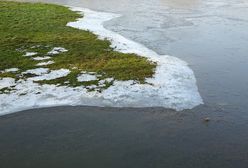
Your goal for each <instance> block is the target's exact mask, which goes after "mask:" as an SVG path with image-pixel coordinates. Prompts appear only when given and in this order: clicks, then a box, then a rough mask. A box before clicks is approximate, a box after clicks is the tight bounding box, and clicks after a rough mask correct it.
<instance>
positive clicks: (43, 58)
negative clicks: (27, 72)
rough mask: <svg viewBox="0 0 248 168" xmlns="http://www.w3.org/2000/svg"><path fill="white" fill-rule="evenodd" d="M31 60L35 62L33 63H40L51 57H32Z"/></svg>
mask: <svg viewBox="0 0 248 168" xmlns="http://www.w3.org/2000/svg"><path fill="white" fill-rule="evenodd" d="M32 59H33V60H35V61H42V60H48V59H51V57H49V56H44V57H33V58H32Z"/></svg>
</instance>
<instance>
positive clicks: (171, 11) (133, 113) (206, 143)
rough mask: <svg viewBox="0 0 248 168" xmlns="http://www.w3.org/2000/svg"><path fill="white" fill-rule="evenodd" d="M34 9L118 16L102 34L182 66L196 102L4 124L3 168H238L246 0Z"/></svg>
mask: <svg viewBox="0 0 248 168" xmlns="http://www.w3.org/2000/svg"><path fill="white" fill-rule="evenodd" d="M41 1H42V2H52V3H58V4H64V5H71V6H81V7H87V8H90V9H94V10H99V11H107V12H115V13H121V14H123V16H122V17H121V18H118V19H115V20H112V21H110V22H108V23H105V27H106V28H108V29H111V30H113V31H116V32H118V33H120V34H122V35H124V36H125V37H128V38H130V39H132V40H135V41H137V42H140V43H142V44H144V45H146V46H147V47H149V48H151V49H153V50H155V51H156V52H158V53H159V54H168V55H173V56H176V57H178V58H180V59H182V60H185V61H186V62H188V63H189V66H190V67H191V68H192V69H193V71H194V73H195V75H196V79H197V82H198V87H199V91H200V94H201V96H202V97H203V100H204V102H205V104H204V105H202V106H198V107H196V108H194V109H192V110H186V111H183V112H174V111H170V110H165V109H157V108H155V109H153V108H152V109H114V108H104V109H102V108H87V107H75V108H69V107H67V108H59V109H54V108H52V109H49V110H48V109H43V110H34V112H33V113H32V112H31V111H29V112H25V113H17V114H13V115H10V116H5V117H2V118H0V137H1V139H2V140H1V141H0V151H4V152H0V153H1V154H0V163H4V165H5V166H4V167H7V166H8V165H15V166H17V165H18V164H19V165H22V166H23V165H25V164H27V165H28V164H30V165H32V166H33V165H40V167H42V165H44V166H47V165H49V166H51V165H53V166H54V167H56V165H60V166H57V167H62V166H63V165H64V167H80V166H81V167H135V168H137V167H142V168H145V167H173V168H174V167H189V168H192V167H197V168H199V167H200V168H202V167H203V168H204V167H211V168H212V167H214V168H215V167H217V168H221V167H230V168H231V167H242V168H243V167H244V168H246V167H247V165H248V76H247V72H248V17H247V16H248V0H232V1H231V0H215V1H214V0H146V1H144V0H143V1H141V0H132V1H131V0H70V1H69V0H68V1H67V0H41ZM36 111H37V112H36ZM205 117H209V118H210V122H208V123H205V122H203V121H202V120H203V118H205ZM33 153H38V154H37V155H35V154H33ZM1 158H2V161H1ZM12 159H13V161H15V162H13V163H12V164H9V163H10V162H11V160H12ZM53 161H54V162H53ZM55 162H56V163H57V164H56V163H55ZM15 163H16V164H15ZM32 166H31V167H32ZM0 167H1V166H0ZM24 167H25V166H24Z"/></svg>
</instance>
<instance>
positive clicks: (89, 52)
mask: <svg viewBox="0 0 248 168" xmlns="http://www.w3.org/2000/svg"><path fill="white" fill-rule="evenodd" d="M79 17H82V16H81V15H79V14H78V13H76V12H72V11H70V10H69V9H68V8H67V7H63V6H58V5H52V4H41V3H18V2H7V1H0V71H1V70H4V69H7V68H19V69H20V71H19V72H18V73H19V74H20V73H21V72H23V71H25V70H28V69H33V68H37V66H36V64H37V63H39V62H41V61H34V60H32V59H30V58H29V57H23V54H25V51H35V52H38V53H39V54H38V55H39V56H44V55H45V54H46V53H47V52H48V51H49V50H51V49H52V48H53V47H64V48H66V49H67V50H69V51H68V52H65V53H61V54H59V55H58V56H56V57H54V58H53V61H55V63H54V64H52V65H48V66H47V67H48V68H50V69H51V70H53V69H59V68H67V69H70V70H71V71H72V72H71V73H70V74H69V75H68V76H67V77H63V78H60V79H56V80H51V81H41V82H40V83H41V84H43V83H49V84H60V85H66V84H65V82H66V81H69V83H68V82H66V83H68V84H67V85H71V86H79V85H89V84H92V83H84V82H78V81H77V80H76V78H77V76H78V74H80V72H81V71H89V72H96V73H97V74H101V75H102V77H101V78H102V79H103V78H109V77H113V78H114V79H116V80H135V81H137V82H140V83H144V81H145V78H147V77H152V75H153V74H154V69H155V67H156V64H155V63H152V62H150V61H148V60H147V59H146V58H144V57H140V56H137V55H135V54H123V53H120V52H116V51H114V50H113V48H111V47H110V42H109V41H107V40H99V39H98V38H97V36H96V35H94V34H92V33H91V32H88V31H83V30H78V29H75V28H71V27H67V26H66V24H67V23H68V22H70V21H74V20H76V19H77V18H79ZM37 45H38V46H39V47H36V48H33V46H37ZM75 67H76V69H75ZM6 76H10V77H15V78H19V77H20V75H18V74H14V73H0V77H6ZM17 76H18V77H17ZM22 78H25V76H23V77H22ZM99 80H100V79H99ZM92 82H93V84H94V83H97V81H92ZM107 86H109V85H107Z"/></svg>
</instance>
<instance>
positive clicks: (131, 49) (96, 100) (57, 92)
mask: <svg viewBox="0 0 248 168" xmlns="http://www.w3.org/2000/svg"><path fill="white" fill-rule="evenodd" d="M70 9H71V10H73V11H79V12H81V13H82V14H84V17H83V18H79V19H78V20H77V21H76V22H70V23H68V24H67V25H68V26H71V27H74V28H79V29H83V30H89V31H91V32H93V33H95V34H97V35H98V36H99V38H100V39H104V38H107V39H108V40H110V41H111V43H112V47H113V48H115V49H116V50H117V51H120V52H123V53H136V54H138V55H141V56H144V57H147V58H148V59H149V60H151V61H154V62H156V63H157V68H156V72H155V75H154V77H153V78H148V79H147V80H146V81H147V82H148V83H149V84H137V83H135V82H134V81H115V82H114V85H113V86H111V87H109V88H108V89H106V90H104V91H103V92H102V93H98V92H96V91H93V92H88V91H87V89H86V88H85V87H83V86H82V87H76V88H70V87H66V86H60V87H57V86H55V85H39V84H36V83H34V82H33V81H32V80H31V79H28V80H26V81H24V80H19V81H17V82H16V85H15V86H14V89H15V90H13V91H11V92H10V93H9V94H0V99H1V103H0V111H1V112H0V115H3V114H8V113H11V112H16V111H21V110H25V109H31V108H37V107H49V106H58V105H93V106H113V107H165V108H172V109H175V110H183V109H191V108H193V107H195V106H197V105H199V104H202V103H203V102H202V98H201V96H200V94H199V92H198V88H197V86H196V79H195V77H194V73H193V71H192V70H191V69H190V68H189V67H188V66H187V63H185V62H184V61H181V60H179V59H178V58H175V57H172V56H167V55H163V56H161V55H158V54H157V53H155V52H154V51H152V50H149V49H148V48H146V47H145V46H143V45H141V44H139V43H136V42H134V41H131V40H128V39H126V38H125V37H123V36H121V35H119V34H117V33H115V32H112V31H109V30H107V29H105V28H104V27H103V23H104V22H105V21H108V20H111V19H114V18H116V17H120V15H117V14H112V13H103V12H95V11H92V10H89V9H84V8H77V7H70ZM5 82H6V81H5ZM0 84H1V80H0ZM13 104H14V106H13Z"/></svg>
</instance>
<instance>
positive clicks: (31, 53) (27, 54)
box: [23, 52, 38, 57]
mask: <svg viewBox="0 0 248 168" xmlns="http://www.w3.org/2000/svg"><path fill="white" fill-rule="evenodd" d="M37 54H38V53H37V52H26V53H25V55H23V56H24V57H32V56H35V55H37Z"/></svg>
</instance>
